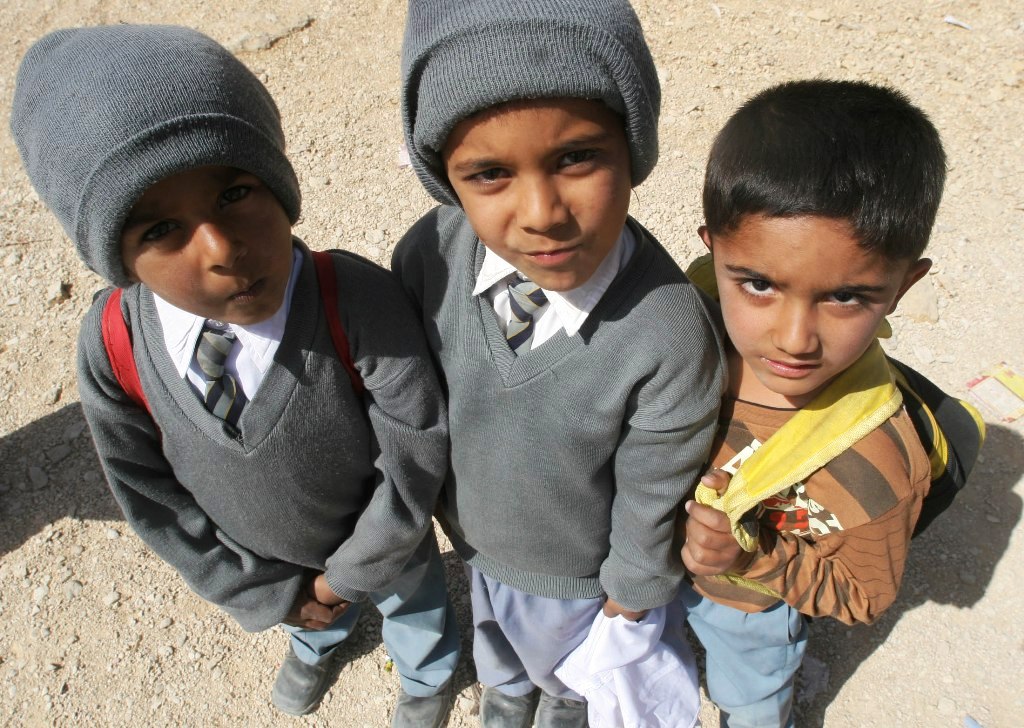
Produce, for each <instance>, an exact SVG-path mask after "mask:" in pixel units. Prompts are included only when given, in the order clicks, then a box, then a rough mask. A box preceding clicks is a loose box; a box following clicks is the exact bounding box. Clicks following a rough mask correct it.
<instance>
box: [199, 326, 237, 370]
mask: <svg viewBox="0 0 1024 728" xmlns="http://www.w3.org/2000/svg"><path fill="white" fill-rule="evenodd" d="M234 344H235V333H234V332H233V331H225V330H220V329H214V328H210V327H209V326H205V327H203V333H202V335H201V336H200V337H199V346H198V347H196V361H197V362H198V363H199V368H200V369H201V370H202V371H203V374H205V375H206V377H207V379H220V378H221V376H223V374H224V362H226V361H227V359H228V354H229V353H231V347H232V346H234Z"/></svg>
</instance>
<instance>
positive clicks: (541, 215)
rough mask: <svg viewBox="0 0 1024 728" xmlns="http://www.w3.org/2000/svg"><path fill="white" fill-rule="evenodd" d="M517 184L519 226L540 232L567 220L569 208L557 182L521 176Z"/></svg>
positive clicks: (562, 223) (543, 178)
mask: <svg viewBox="0 0 1024 728" xmlns="http://www.w3.org/2000/svg"><path fill="white" fill-rule="evenodd" d="M519 184H520V195H519V209H518V211H517V215H518V219H519V224H520V226H521V227H523V228H524V229H527V230H531V231H533V232H541V233H542V232H547V231H549V230H551V229H553V228H556V227H558V226H559V225H564V224H565V223H566V222H568V221H569V208H568V207H567V206H566V204H565V200H564V199H563V198H562V195H561V192H560V191H559V189H558V185H557V184H555V183H554V182H552V181H551V180H549V179H547V178H546V177H541V178H532V179H531V178H523V179H521V180H520V181H519Z"/></svg>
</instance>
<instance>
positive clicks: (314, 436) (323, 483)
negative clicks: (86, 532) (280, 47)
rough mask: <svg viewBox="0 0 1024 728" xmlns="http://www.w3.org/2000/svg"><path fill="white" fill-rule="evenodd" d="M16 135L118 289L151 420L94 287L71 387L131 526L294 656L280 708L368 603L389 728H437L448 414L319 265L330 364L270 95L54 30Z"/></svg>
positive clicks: (380, 324)
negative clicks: (125, 379) (279, 630)
mask: <svg viewBox="0 0 1024 728" xmlns="http://www.w3.org/2000/svg"><path fill="white" fill-rule="evenodd" d="M11 125H12V130H13V132H14V137H15V140H16V141H17V144H18V148H19V151H20V152H21V157H22V160H23V162H24V164H25V167H26V170H27V171H28V175H29V178H30V179H31V181H32V183H33V185H34V186H35V188H36V190H37V191H38V192H39V194H40V196H41V197H42V198H43V201H44V202H45V203H46V205H47V206H48V207H49V208H50V209H51V210H52V211H53V212H54V214H55V215H56V216H57V218H58V219H59V220H60V222H61V223H62V224H63V226H64V228H65V230H66V231H67V232H68V234H69V236H70V237H71V238H72V239H73V240H74V241H75V244H76V246H77V248H78V251H79V253H80V255H81V257H82V258H83V260H84V261H85V262H86V264H87V265H88V266H89V267H90V268H92V269H93V270H94V271H96V272H97V273H99V274H100V275H102V276H103V277H104V278H106V279H107V280H109V281H110V282H112V283H113V284H114V285H115V286H118V287H120V288H121V290H120V291H119V292H118V295H121V299H122V302H121V306H120V311H117V312H115V314H116V315H117V316H118V319H117V320H118V322H119V323H122V322H123V323H127V324H128V326H129V328H130V332H131V335H132V339H133V341H132V347H133V350H134V366H135V367H136V368H137V372H138V378H139V379H140V380H141V385H142V390H143V394H144V397H145V400H146V402H147V403H148V409H149V412H147V411H146V409H145V408H143V407H141V406H139V405H136V404H135V403H133V401H132V400H131V399H130V398H129V396H128V395H127V394H126V390H125V389H124V388H122V386H121V384H119V377H116V376H115V372H114V367H115V365H123V364H124V362H118V361H116V360H112V358H111V356H110V355H109V354H108V351H107V349H106V348H105V345H104V336H103V335H101V326H103V325H106V324H107V321H106V320H105V319H103V311H104V306H105V304H106V302H107V300H108V297H109V296H110V295H112V294H111V293H110V291H109V290H108V291H106V292H104V293H101V294H100V295H99V296H98V297H97V299H96V301H95V302H94V304H93V307H92V309H91V310H90V311H89V313H88V314H87V315H86V318H85V321H84V323H83V325H82V329H81V333H80V336H79V388H80V391H81V397H82V407H83V409H84V411H85V415H86V418H87V420H88V422H89V426H90V429H91V430H92V433H93V437H94V440H95V442H96V449H97V453H98V454H99V458H100V461H101V463H102V464H103V468H104V471H105V472H106V475H107V479H108V481H109V483H110V488H111V490H112V491H113V494H114V496H115V498H116V499H117V501H118V504H119V505H120V506H121V508H122V510H123V511H124V514H125V518H126V520H127V521H128V522H129V524H130V525H131V526H132V527H133V528H134V529H135V531H136V532H137V533H138V534H139V536H140V537H141V538H142V539H143V540H144V541H145V542H146V543H147V544H148V545H149V546H150V547H151V548H153V550H154V551H156V553H157V554H158V555H159V556H160V557H161V558H163V559H164V560H165V561H167V562H168V563H169V564H171V566H173V567H174V568H175V569H177V570H178V571H179V572H180V573H181V575H182V577H183V578H184V579H185V580H186V581H187V582H188V584H189V586H190V587H191V588H192V589H193V590H194V591H195V592H196V593H197V594H199V595H200V596H202V597H203V598H205V599H208V600H210V601H211V602H213V603H215V604H217V605H219V606H220V607H222V608H223V609H224V610H225V611H227V612H228V613H229V614H231V616H233V617H234V618H235V619H236V620H238V622H239V624H240V625H241V626H242V627H243V628H244V629H245V630H248V631H256V630H263V629H267V628H269V627H272V626H273V625H275V624H278V623H282V624H283V625H284V628H285V629H286V630H287V631H289V632H290V633H291V635H292V636H291V640H290V644H289V650H288V654H287V657H286V658H285V660H284V663H283V665H282V666H281V670H280V672H279V673H278V676H277V680H276V682H275V685H274V689H273V693H272V697H273V702H274V705H275V706H277V707H278V708H279V709H280V710H282V711H284V712H286V713H290V714H295V715H299V714H303V713H308V712H310V711H312V710H314V709H315V708H316V706H317V704H318V703H319V701H320V699H321V697H322V696H323V694H324V692H325V691H326V690H327V688H328V687H329V686H330V684H331V682H332V681H333V680H334V678H335V677H336V675H337V670H338V665H337V660H336V659H334V657H333V656H334V655H335V654H336V653H335V652H334V650H335V649H336V648H337V647H338V645H339V644H340V643H341V642H342V641H344V640H345V638H346V637H347V636H348V635H349V633H350V632H351V630H352V628H353V627H354V624H355V621H356V619H357V617H358V613H359V604H358V602H360V601H362V600H364V599H369V600H371V601H373V602H374V603H375V604H376V605H377V607H378V608H379V609H380V611H381V612H382V613H383V615H384V626H383V635H384V641H385V644H386V645H387V648H388V651H389V653H390V655H391V657H392V658H393V659H394V661H395V664H396V665H397V667H398V671H399V673H400V674H401V682H402V688H403V691H402V695H401V697H400V698H399V701H398V705H397V707H396V709H395V712H394V715H393V722H392V725H394V726H437V725H440V724H441V723H442V722H443V720H444V718H445V715H446V713H447V710H448V707H449V691H448V685H449V681H450V677H451V675H452V671H453V669H454V667H455V663H456V660H457V657H458V641H457V628H456V624H455V620H454V615H453V611H452V609H451V606H450V604H449V603H448V599H447V594H446V588H445V583H444V574H443V569H442V566H441V562H440V555H439V553H438V550H437V545H436V542H435V539H434V537H433V532H432V530H431V514H432V511H433V508H434V504H435V502H436V497H437V493H438V490H439V488H440V486H441V483H442V479H443V476H444V472H445V468H446V455H447V445H448V440H447V431H446V409H445V405H444V401H443V397H442V394H441V391H440V388H439V386H438V384H437V381H436V378H435V375H434V374H433V370H432V366H431V363H430V359H429V354H428V353H427V350H426V348H425V346H424V343H423V340H422V334H421V332H420V327H419V324H418V323H417V321H416V319H415V317H414V315H413V314H412V312H411V310H410V309H409V307H408V304H407V303H406V301H405V298H404V294H403V293H402V291H401V289H400V288H399V287H398V286H397V285H396V284H395V282H394V281H393V280H392V278H391V276H390V274H388V273H387V272H386V271H383V270H381V269H379V268H377V267H376V266H374V265H372V264H371V263H369V262H368V261H365V260H363V259H361V258H358V257H357V256H354V255H351V254H348V253H341V252H336V253H333V254H331V255H330V256H329V257H328V258H327V259H326V260H327V261H329V263H328V267H329V268H330V269H333V275H334V276H335V277H336V278H337V279H338V288H339V289H340V290H341V295H340V296H339V297H338V302H337V306H336V308H337V315H338V317H339V318H340V320H341V322H342V324H343V326H344V331H345V332H347V335H348V340H349V342H351V345H350V346H349V347H348V348H349V349H350V351H348V352H346V351H344V350H343V349H342V348H341V347H339V348H338V349H337V350H336V348H335V346H334V345H333V344H332V335H333V334H334V332H335V329H334V328H332V327H331V325H329V324H328V323H327V319H328V316H329V315H330V312H328V311H326V310H325V309H324V306H323V304H322V301H326V300H327V299H326V298H322V294H321V292H320V291H319V289H318V285H317V277H316V273H315V271H314V268H313V262H312V258H311V253H310V251H309V249H308V248H307V247H306V246H305V245H304V244H303V243H302V242H301V241H299V240H298V239H296V238H293V237H292V235H291V225H292V224H293V223H294V222H295V221H296V220H297V218H298V216H299V203H300V195H299V188H298V182H297V180H296V177H295V173H294V171H293V170H292V167H291V165H290V164H289V162H288V159H287V158H286V156H285V154H284V136H283V132H282V130H281V125H280V119H279V116H278V112H277V108H276V106H275V105H274V102H273V100H272V99H271V97H270V95H269V93H268V92H267V90H266V89H265V88H264V87H263V85H262V84H261V83H260V82H259V81H258V80H257V79H256V77H255V76H254V75H253V74H252V73H251V72H250V71H249V70H248V69H247V68H246V67H245V66H244V65H242V63H241V62H239V61H238V60H237V59H235V58H234V57H233V56H232V55H231V54H230V53H229V52H228V51H227V50H225V49H224V48H222V47H221V46H219V45H218V44H216V43H215V42H214V41H212V40H210V39H209V38H207V37H206V36H203V35H201V34H199V33H197V32H195V31H193V30H189V29H186V28H178V27H169V26H139V25H115V26H110V27H98V28H78V29H65V30H59V31H56V32H54V33H51V34H50V35H48V36H46V37H44V38H43V39H42V40H40V41H39V42H37V43H36V44H35V45H34V46H33V47H32V48H31V49H30V51H29V52H28V53H27V54H26V56H25V59H24V60H23V62H22V64H21V68H20V71H19V75H18V82H17V89H16V92H15V99H14V109H13V113H12V121H11ZM121 317H123V321H122V319H121ZM104 333H105V332H104ZM193 352H195V354H193ZM348 354H350V356H351V363H352V364H354V368H355V369H356V370H357V371H358V375H355V374H353V378H352V379H351V380H350V378H349V374H348V372H347V371H346V368H345V365H344V364H343V362H342V361H341V360H340V358H339V355H341V356H346V355H348ZM130 358H131V357H129V359H130ZM114 359H116V357H115V358H114ZM357 382H361V384H360V386H362V387H365V390H366V396H365V399H364V398H362V397H360V396H359V395H358V394H357V393H356V391H355V388H354V387H355V385H356V383H357Z"/></svg>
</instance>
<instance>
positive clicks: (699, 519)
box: [686, 502, 732, 535]
mask: <svg viewBox="0 0 1024 728" xmlns="http://www.w3.org/2000/svg"><path fill="white" fill-rule="evenodd" d="M686 513H687V515H689V518H688V519H686V532H687V534H688V535H689V533H690V528H691V525H690V524H691V522H694V521H695V522H696V523H698V524H700V525H702V526H707V527H708V528H710V529H712V530H715V531H725V532H728V533H730V534H731V533H732V525H731V524H730V523H729V516H727V515H725V514H724V513H722V512H721V511H719V510H716V509H714V508H712V507H711V506H702V505H701V504H700V503H695V502H694V503H687V504H686Z"/></svg>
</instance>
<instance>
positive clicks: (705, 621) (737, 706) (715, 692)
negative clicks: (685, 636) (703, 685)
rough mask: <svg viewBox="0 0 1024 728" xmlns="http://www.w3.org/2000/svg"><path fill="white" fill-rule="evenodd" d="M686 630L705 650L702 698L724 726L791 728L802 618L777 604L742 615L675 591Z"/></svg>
mask: <svg viewBox="0 0 1024 728" xmlns="http://www.w3.org/2000/svg"><path fill="white" fill-rule="evenodd" d="M679 601H680V602H681V604H682V606H683V608H684V610H685V611H686V613H687V621H688V622H689V625H690V629H692V630H693V632H694V634H696V635H697V638H698V639H699V640H700V642H701V644H702V645H704V649H705V650H706V652H707V668H706V669H707V681H708V694H709V695H710V696H711V700H712V701H714V703H715V704H716V705H717V706H718V707H719V709H720V710H721V714H722V717H721V725H722V726H727V727H728V728H773V727H775V726H778V727H779V728H792V726H793V688H794V680H795V678H796V671H797V670H798V669H799V668H800V663H801V662H803V659H804V652H805V651H806V649H807V632H808V629H807V619H806V618H805V617H804V616H803V615H802V614H800V612H798V611H797V610H795V609H793V608H792V607H791V606H789V605H788V604H786V603H785V602H783V601H780V602H779V603H778V604H776V605H775V606H773V607H771V608H770V609H767V610H765V611H763V612H754V613H752V614H748V613H747V612H744V611H742V610H739V609H734V608H733V607H727V606H724V605H721V604H718V603H716V602H713V601H711V600H710V599H707V598H705V597H703V596H701V595H700V594H698V593H697V592H696V591H694V589H693V587H692V586H690V585H689V584H687V583H684V584H683V586H682V587H681V588H680V591H679Z"/></svg>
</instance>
